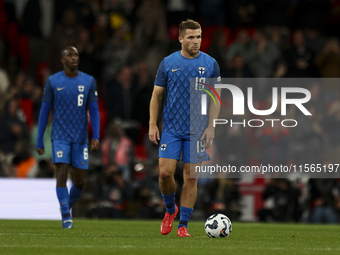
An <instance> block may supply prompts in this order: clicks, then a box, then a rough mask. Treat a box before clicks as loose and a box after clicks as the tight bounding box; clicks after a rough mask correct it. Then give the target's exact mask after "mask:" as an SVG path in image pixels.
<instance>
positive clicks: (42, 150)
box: [37, 148, 45, 155]
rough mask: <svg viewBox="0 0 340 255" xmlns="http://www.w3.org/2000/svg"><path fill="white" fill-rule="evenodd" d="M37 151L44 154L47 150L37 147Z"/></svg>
mask: <svg viewBox="0 0 340 255" xmlns="http://www.w3.org/2000/svg"><path fill="white" fill-rule="evenodd" d="M37 152H38V154H39V155H44V154H45V150H44V149H41V148H37Z"/></svg>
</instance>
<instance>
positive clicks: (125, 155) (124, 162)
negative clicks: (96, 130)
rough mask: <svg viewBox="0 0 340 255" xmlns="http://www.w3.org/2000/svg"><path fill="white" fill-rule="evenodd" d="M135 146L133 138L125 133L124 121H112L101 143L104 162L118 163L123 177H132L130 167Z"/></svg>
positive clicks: (106, 163)
mask: <svg viewBox="0 0 340 255" xmlns="http://www.w3.org/2000/svg"><path fill="white" fill-rule="evenodd" d="M133 148H134V146H133V143H132V141H131V139H130V138H128V137H127V136H126V135H125V134H124V130H123V128H122V123H121V122H120V121H118V120H115V121H113V122H111V124H110V125H109V126H108V130H107V135H106V136H105V137H104V139H103V141H102V144H101V151H102V162H103V164H104V165H108V164H110V163H115V164H117V166H118V167H119V168H120V170H121V171H122V176H123V178H124V179H125V180H128V179H130V167H131V164H132V162H133V159H134V150H133Z"/></svg>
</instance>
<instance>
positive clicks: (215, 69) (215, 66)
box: [211, 60, 221, 78]
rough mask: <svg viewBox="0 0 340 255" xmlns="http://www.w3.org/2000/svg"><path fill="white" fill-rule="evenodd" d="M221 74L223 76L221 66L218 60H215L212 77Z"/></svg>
mask: <svg viewBox="0 0 340 255" xmlns="http://www.w3.org/2000/svg"><path fill="white" fill-rule="evenodd" d="M220 76H221V74H220V67H219V65H218V64H217V61H216V60H215V62H214V70H213V74H212V76H211V78H218V77H220Z"/></svg>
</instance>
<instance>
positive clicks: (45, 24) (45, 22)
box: [20, 0, 59, 77]
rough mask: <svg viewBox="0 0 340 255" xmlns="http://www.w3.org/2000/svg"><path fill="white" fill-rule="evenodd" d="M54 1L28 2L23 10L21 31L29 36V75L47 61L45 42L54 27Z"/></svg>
mask: <svg viewBox="0 0 340 255" xmlns="http://www.w3.org/2000/svg"><path fill="white" fill-rule="evenodd" d="M54 2H55V0H45V1H39V0H29V1H28V2H27V4H26V6H25V8H24V10H23V14H22V19H21V24H20V25H21V30H22V33H23V34H26V35H28V36H29V49H30V52H29V58H30V63H29V67H30V68H29V73H30V75H31V76H33V77H34V76H35V74H36V69H37V66H38V63H39V62H40V61H42V60H47V47H46V46H47V44H46V43H47V40H48V39H49V38H50V36H51V34H52V31H53V27H54V16H55V8H54ZM58 53H59V52H58Z"/></svg>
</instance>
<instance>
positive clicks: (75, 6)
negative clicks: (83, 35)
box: [67, 0, 95, 29]
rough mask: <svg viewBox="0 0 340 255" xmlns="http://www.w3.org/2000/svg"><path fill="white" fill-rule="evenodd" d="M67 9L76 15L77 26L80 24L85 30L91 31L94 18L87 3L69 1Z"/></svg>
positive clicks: (81, 0)
mask: <svg viewBox="0 0 340 255" xmlns="http://www.w3.org/2000/svg"><path fill="white" fill-rule="evenodd" d="M67 8H68V9H71V10H73V11H74V12H75V13H76V16H77V21H78V22H79V24H82V25H83V26H84V27H85V28H87V29H91V27H92V26H93V24H94V21H95V16H94V13H93V10H92V7H91V5H90V3H89V1H86V0H73V1H69V3H68V6H67Z"/></svg>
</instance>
